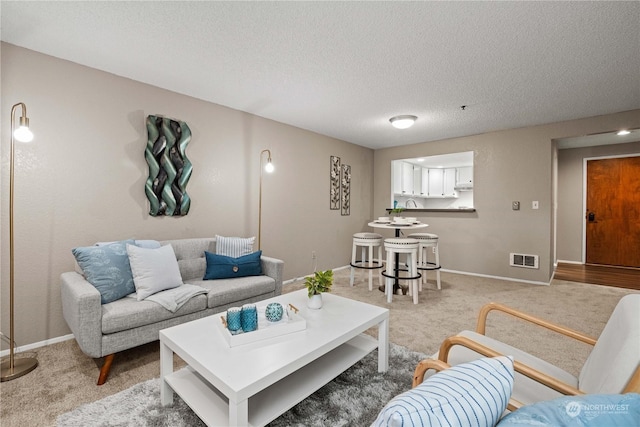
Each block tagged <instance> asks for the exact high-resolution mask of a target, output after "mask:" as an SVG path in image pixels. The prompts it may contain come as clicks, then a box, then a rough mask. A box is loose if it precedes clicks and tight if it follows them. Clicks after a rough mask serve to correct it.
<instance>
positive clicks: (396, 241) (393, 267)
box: [382, 237, 420, 304]
mask: <svg viewBox="0 0 640 427" xmlns="http://www.w3.org/2000/svg"><path fill="white" fill-rule="evenodd" d="M419 246H420V244H419V242H418V240H417V239H412V238H398V237H393V238H389V239H384V249H385V251H386V252H387V268H386V270H385V271H383V272H382V275H383V276H384V277H386V278H387V279H386V284H385V293H386V294H387V302H389V303H390V302H391V301H392V299H393V291H394V289H393V285H394V283H393V282H394V281H397V280H400V279H402V280H409V281H410V282H411V283H410V285H409V295H411V296H413V303H414V304H417V303H418V280H419V279H420V273H418V270H417V267H418V247H419ZM401 254H405V255H406V258H407V259H406V264H407V268H406V269H403V268H400V261H399V258H400V255H401ZM400 271H407V272H408V275H407V276H400Z"/></svg>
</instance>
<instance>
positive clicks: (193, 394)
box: [164, 334, 378, 427]
mask: <svg viewBox="0 0 640 427" xmlns="http://www.w3.org/2000/svg"><path fill="white" fill-rule="evenodd" d="M377 347H378V341H377V340H376V339H374V338H372V337H370V336H368V335H364V334H361V335H357V336H356V337H354V338H352V339H351V340H349V341H347V342H346V343H344V344H342V345H341V346H339V347H337V348H335V349H333V350H331V351H330V352H328V353H326V354H324V355H323V356H320V357H319V358H318V359H316V360H314V361H312V362H311V363H309V364H307V365H306V366H303V367H302V368H300V369H298V370H297V371H295V372H293V373H292V374H290V375H288V376H287V377H285V378H283V379H282V380H280V381H278V382H276V383H274V384H272V385H271V386H269V387H267V388H265V389H264V390H262V391H260V392H258V393H257V394H255V395H254V396H252V397H250V398H249V414H248V416H249V425H250V426H253V427H258V426H264V425H266V424H268V423H269V422H271V421H273V420H274V419H276V418H277V417H279V416H280V415H282V414H283V413H284V412H286V411H287V410H289V409H290V408H292V407H293V406H295V405H296V404H297V403H299V402H301V401H302V400H304V399H305V398H306V397H308V396H310V395H311V394H312V393H314V392H315V391H316V390H318V389H320V388H321V387H322V386H324V385H325V384H327V383H328V382H330V381H331V380H332V379H334V378H335V377H337V376H338V375H340V374H341V373H342V372H344V371H346V370H347V369H348V368H349V367H351V366H353V365H354V364H355V363H356V362H358V361H359V360H360V359H362V358H363V357H364V356H366V355H367V354H369V353H370V352H371V351H373V350H374V349H376V348H377ZM164 379H165V381H166V382H167V384H168V385H169V386H170V387H171V388H172V389H173V390H174V391H175V392H176V393H177V394H178V395H179V396H180V397H181V398H182V400H184V401H185V403H187V405H189V406H190V407H191V409H192V410H193V411H194V412H195V413H196V414H197V415H198V417H200V418H201V419H202V420H203V421H204V422H205V423H206V424H207V425H208V426H219V425H229V400H228V398H227V397H226V396H224V395H223V394H222V393H221V392H220V391H218V390H217V389H216V388H215V387H213V386H212V385H211V384H209V383H208V381H207V380H205V379H204V378H203V377H202V376H200V375H199V374H198V373H197V372H196V371H195V370H194V369H193V368H191V367H190V366H187V367H185V368H183V369H180V370H179V371H176V372H174V373H172V374H170V375H167V376H166V377H165V378H164Z"/></svg>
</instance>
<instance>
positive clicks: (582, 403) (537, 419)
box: [497, 393, 640, 427]
mask: <svg viewBox="0 0 640 427" xmlns="http://www.w3.org/2000/svg"><path fill="white" fill-rule="evenodd" d="M638 420H640V394H637V393H627V394H589V395H584V396H565V397H560V398H557V399H553V400H547V401H543V402H538V403H534V404H532V405H528V406H523V407H522V408H520V409H518V410H517V411H515V412H512V413H510V414H508V415H506V416H505V417H504V418H503V419H502V420H501V421H500V422H499V423H498V425H497V427H517V426H533V425H535V426H539V427H545V426H549V427H556V426H581V427H601V426H633V425H638Z"/></svg>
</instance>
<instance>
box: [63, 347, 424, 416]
mask: <svg viewBox="0 0 640 427" xmlns="http://www.w3.org/2000/svg"><path fill="white" fill-rule="evenodd" d="M389 356H390V357H389V370H388V371H387V372H386V373H378V352H377V351H373V352H371V353H369V354H368V355H367V356H366V357H365V358H364V359H362V360H361V361H360V362H358V363H357V364H355V365H354V366H352V367H351V368H349V369H348V370H347V371H345V372H343V373H342V374H341V375H340V376H338V377H337V378H335V379H334V380H333V381H331V382H330V383H329V384H327V385H325V386H324V387H322V388H321V389H320V390H318V391H316V392H315V393H314V394H312V395H311V396H309V397H308V398H307V399H305V400H303V401H302V402H300V403H299V404H298V405H296V406H294V407H293V408H291V409H290V410H289V411H288V412H286V413H285V414H283V415H282V416H280V417H279V418H277V419H275V420H274V421H273V422H272V423H270V424H269V426H271V427H284V426H322V427H324V426H333V427H335V426H368V425H370V424H371V423H372V422H373V421H374V420H375V418H376V417H377V415H378V413H379V412H380V410H381V409H382V408H383V407H384V405H385V404H386V403H387V402H388V401H389V400H391V398H392V397H394V396H396V395H397V394H399V393H402V392H403V391H406V390H408V389H410V388H411V380H412V378H413V371H414V369H415V367H416V364H417V363H418V362H419V361H420V360H421V359H424V358H425V357H426V356H425V355H424V354H421V353H417V352H413V351H410V350H408V349H407V348H405V347H401V346H398V345H395V344H390V355H389ZM57 425H58V426H61V427H62V426H73V427H76V426H78V427H79V426H95V427H106V426H140V427H143V426H145V427H152V426H153V427H161V426H167V427H169V426H170V427H200V426H204V425H205V424H204V423H203V422H202V421H201V420H200V419H199V418H198V416H197V415H195V414H194V413H193V412H192V411H191V409H189V407H188V406H187V405H186V404H185V403H184V402H183V401H182V399H180V398H179V397H178V396H177V395H176V396H175V398H174V403H173V405H172V406H168V407H163V406H162V405H160V380H159V379H158V378H155V379H152V380H148V381H145V382H142V383H140V384H136V385H135V386H133V387H131V388H128V389H127V390H124V391H121V392H119V393H117V394H114V395H112V396H109V397H106V398H104V399H101V400H98V401H96V402H93V403H88V404H86V405H83V406H80V407H78V408H77V409H74V410H73V411H71V412H67V413H65V414H62V415H60V416H59V417H58V419H57Z"/></svg>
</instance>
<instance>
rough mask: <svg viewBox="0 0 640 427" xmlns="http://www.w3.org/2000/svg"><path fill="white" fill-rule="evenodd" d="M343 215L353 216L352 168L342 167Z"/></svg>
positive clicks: (348, 166)
mask: <svg viewBox="0 0 640 427" xmlns="http://www.w3.org/2000/svg"><path fill="white" fill-rule="evenodd" d="M341 213H342V215H350V214H351V166H350V165H342V211H341Z"/></svg>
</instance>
